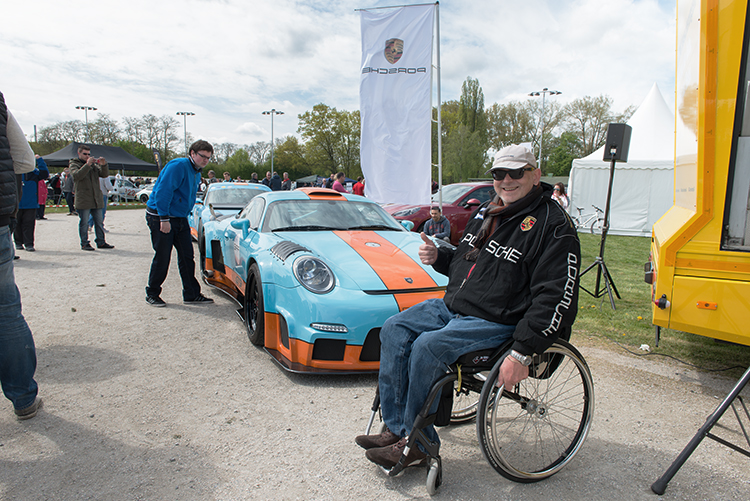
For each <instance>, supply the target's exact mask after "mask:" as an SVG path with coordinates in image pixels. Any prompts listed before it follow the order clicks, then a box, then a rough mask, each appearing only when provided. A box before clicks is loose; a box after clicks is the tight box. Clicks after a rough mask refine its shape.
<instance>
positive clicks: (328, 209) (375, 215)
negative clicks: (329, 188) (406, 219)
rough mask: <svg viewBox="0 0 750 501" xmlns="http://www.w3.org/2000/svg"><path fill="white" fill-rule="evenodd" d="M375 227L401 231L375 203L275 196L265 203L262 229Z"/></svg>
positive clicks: (314, 229) (300, 229)
mask: <svg viewBox="0 0 750 501" xmlns="http://www.w3.org/2000/svg"><path fill="white" fill-rule="evenodd" d="M356 229H375V230H392V231H404V228H403V227H402V226H401V225H400V224H399V223H398V222H397V221H396V220H395V219H393V217H391V215H390V214H388V213H387V212H385V211H384V210H383V209H382V208H381V207H380V206H379V205H377V204H374V203H371V202H353V201H333V200H279V201H276V202H273V203H272V204H270V205H269V206H268V210H267V211H266V217H265V219H264V221H263V229H262V231H321V230H322V231H327V230H356Z"/></svg>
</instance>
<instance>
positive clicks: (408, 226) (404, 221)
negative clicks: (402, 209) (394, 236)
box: [399, 219, 414, 231]
mask: <svg viewBox="0 0 750 501" xmlns="http://www.w3.org/2000/svg"><path fill="white" fill-rule="evenodd" d="M399 223H401V226H403V227H404V228H406V229H407V230H409V231H411V230H413V229H414V221H409V220H408V219H402V220H400V221H399Z"/></svg>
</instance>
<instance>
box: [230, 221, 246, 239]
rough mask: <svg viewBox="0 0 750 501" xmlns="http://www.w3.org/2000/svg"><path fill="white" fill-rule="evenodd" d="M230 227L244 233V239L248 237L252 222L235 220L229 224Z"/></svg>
mask: <svg viewBox="0 0 750 501" xmlns="http://www.w3.org/2000/svg"><path fill="white" fill-rule="evenodd" d="M229 225H230V226H231V227H232V228H234V229H236V230H241V231H242V238H245V237H247V233H248V231H249V229H250V221H249V220H247V219H233V220H232V221H230V222H229Z"/></svg>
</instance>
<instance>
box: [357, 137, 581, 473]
mask: <svg viewBox="0 0 750 501" xmlns="http://www.w3.org/2000/svg"><path fill="white" fill-rule="evenodd" d="M490 171H491V173H492V177H493V179H494V188H495V192H496V194H497V195H496V197H495V198H494V199H492V200H490V201H488V202H485V203H484V204H482V206H480V207H479V208H478V209H477V211H476V212H475V213H474V214H473V216H472V219H471V220H470V221H469V223H468V224H467V226H466V230H465V232H464V236H463V239H462V240H461V242H460V243H459V245H458V247H457V248H455V249H449V248H445V247H441V248H440V249H438V248H437V247H436V246H435V245H434V244H433V243H432V241H430V240H429V239H428V238H427V237H426V236H425V235H424V233H423V234H422V239H423V240H424V243H423V244H422V246H421V247H420V251H419V256H420V259H421V260H422V262H423V263H424V264H430V265H432V266H433V267H434V268H435V270H437V271H438V272H440V273H443V274H445V275H447V276H448V277H449V282H448V287H447V290H446V293H445V297H444V298H443V299H431V300H428V301H425V302H423V303H421V304H418V305H415V306H412V307H411V308H409V309H407V310H405V311H402V312H401V313H398V314H397V315H394V316H393V317H391V318H390V319H388V320H387V321H386V322H385V324H384V325H383V328H382V329H381V331H380V341H381V348H380V375H379V379H378V386H379V391H380V405H381V411H382V417H383V421H384V423H385V425H386V426H387V428H386V429H385V431H384V432H383V433H380V434H377V435H360V436H358V437H356V439H355V441H356V443H357V444H358V445H360V446H361V447H363V448H364V449H366V450H367V451H366V453H365V454H366V456H367V458H368V459H369V460H370V461H372V462H374V463H376V464H378V465H380V466H382V467H383V468H386V469H391V468H392V467H393V466H394V465H395V464H396V463H397V462H398V461H399V459H400V458H401V456H402V453H403V452H404V447H405V446H406V443H407V435H408V434H409V433H410V432H411V430H412V426H413V424H414V422H415V419H416V418H417V415H418V414H419V412H420V409H421V408H422V406H423V404H424V403H425V402H426V401H427V397H428V394H429V392H430V389H431V388H432V386H433V384H434V383H435V382H436V381H437V380H438V379H439V378H440V377H441V376H443V375H444V374H445V373H446V371H447V370H448V367H449V366H450V364H452V363H454V362H455V361H456V360H457V359H458V358H459V357H460V356H461V355H462V354H465V353H469V352H473V351H477V350H483V349H487V348H495V347H498V346H500V345H501V344H502V343H503V342H505V341H508V340H509V339H511V338H512V339H513V345H512V352H511V356H509V357H507V358H506V359H505V361H504V362H503V363H502V365H501V367H500V372H499V376H498V380H497V385H498V387H499V386H501V385H505V387H506V388H511V387H513V386H514V385H516V384H517V383H519V382H520V381H522V380H523V379H525V378H527V377H528V375H529V369H528V366H529V364H530V363H531V357H532V355H534V354H539V353H542V352H544V351H545V350H546V349H547V348H549V347H550V346H551V345H552V343H554V342H555V341H556V340H557V338H558V337H559V335H560V333H561V332H562V331H563V330H564V329H567V328H569V327H570V326H571V325H572V324H573V321H574V320H575V316H576V310H577V304H578V287H577V283H578V272H579V269H580V264H579V263H580V245H579V241H578V235H577V233H576V230H575V228H574V226H573V224H572V223H571V220H570V218H569V217H568V215H567V214H566V213H565V212H564V211H563V209H562V208H561V207H560V205H559V204H557V203H556V202H555V201H554V200H553V199H552V198H551V195H552V187H551V186H550V185H548V184H546V183H541V171H540V169H538V168H537V163H536V159H535V158H534V155H533V153H532V152H531V151H530V150H529V149H528V148H526V147H524V146H518V145H511V146H507V147H505V148H503V149H501V150H500V151H498V153H497V155H496V157H495V160H494V163H493V165H492V168H491V169H490ZM438 400H439V399H436V400H435V402H434V403H433V406H432V409H431V413H434V412H436V411H437V406H438ZM423 432H424V433H425V435H426V436H427V437H428V438H429V439H430V440H431V441H432V442H438V440H439V439H438V436H437V433H436V431H435V428H434V427H433V426H432V425H430V426H428V427H427V428H425V429H424V430H423ZM417 444H418V446H419V447H412V448H411V449H410V450H409V451H408V455H407V456H406V462H405V464H403V466H408V465H409V464H413V463H416V462H421V461H423V460H424V459H425V458H426V454H425V451H424V450H422V446H421V444H419V443H417Z"/></svg>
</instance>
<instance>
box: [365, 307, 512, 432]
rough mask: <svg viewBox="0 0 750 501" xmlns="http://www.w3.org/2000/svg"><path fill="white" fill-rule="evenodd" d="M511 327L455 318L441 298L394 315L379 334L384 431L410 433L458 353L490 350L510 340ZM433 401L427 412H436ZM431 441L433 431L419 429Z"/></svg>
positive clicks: (381, 403)
mask: <svg viewBox="0 0 750 501" xmlns="http://www.w3.org/2000/svg"><path fill="white" fill-rule="evenodd" d="M515 330H516V327H515V326H514V325H502V324H497V323H494V322H490V321H487V320H483V319H481V318H477V317H466V316H461V315H458V314H456V313H454V312H452V311H450V310H449V309H448V307H447V306H446V305H445V302H444V301H443V300H442V299H429V300H427V301H424V302H423V303H419V304H417V305H414V306H412V307H411V308H409V309H407V310H404V311H402V312H401V313H398V314H396V315H394V316H392V317H391V318H389V319H388V320H386V322H385V324H383V328H382V329H381V330H380V375H379V377H378V385H379V387H380V408H381V410H382V413H383V420H384V421H385V424H386V426H388V429H389V430H391V431H392V432H393V433H395V434H396V435H398V436H400V437H404V436H406V435H408V434H409V433H410V432H411V429H412V426H413V424H414V420H415V419H416V418H417V415H418V414H419V411H420V410H421V409H422V406H423V405H424V403H425V401H426V400H427V395H428V394H429V392H430V389H431V388H432V386H433V384H435V382H437V380H438V379H440V377H441V376H443V375H444V374H445V373H446V371H447V370H448V366H449V365H450V364H452V363H453V362H455V361H456V360H458V357H460V356H461V355H463V354H464V353H469V352H472V351H477V350H483V349H487V348H494V347H497V346H500V345H501V344H503V342H505V341H507V340H508V339H510V338H511V337H512V336H513V332H514V331H515ZM438 401H439V399H435V402H434V403H433V405H432V408H431V410H430V413H434V412H437V407H438ZM424 431H425V434H426V435H427V437H428V438H429V439H430V440H432V441H433V442H437V441H439V439H438V436H437V433H436V432H435V428H434V427H433V426H429V427H427V428H425V430H424Z"/></svg>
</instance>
